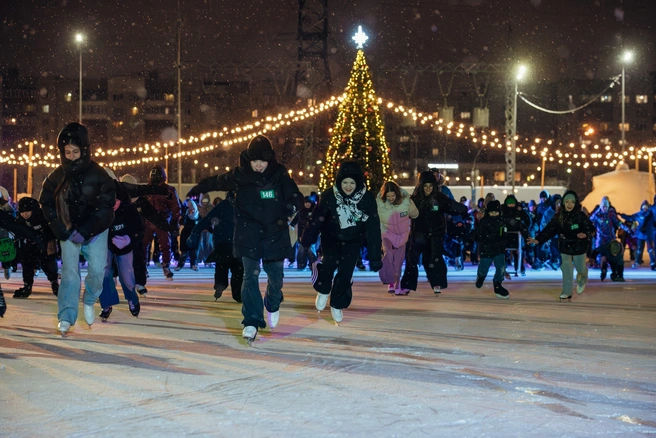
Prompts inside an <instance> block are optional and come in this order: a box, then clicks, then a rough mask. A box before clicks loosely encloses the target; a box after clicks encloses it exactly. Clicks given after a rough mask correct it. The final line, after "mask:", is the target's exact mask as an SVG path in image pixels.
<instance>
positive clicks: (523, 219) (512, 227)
mask: <svg viewBox="0 0 656 438" xmlns="http://www.w3.org/2000/svg"><path fill="white" fill-rule="evenodd" d="M509 201H510V202H511V203H513V204H515V206H514V207H513V208H510V207H509V206H508V202H509ZM513 201H514V202H513ZM501 215H502V216H504V217H505V218H506V219H507V224H506V226H507V227H508V231H519V232H520V233H521V234H522V237H524V239H527V238H528V230H529V228H531V216H529V214H528V211H526V210H525V209H524V207H523V206H522V204H521V203H520V202H519V201H517V198H516V197H515V195H512V194H510V195H508V196H506V199H505V201H504V202H503V205H502V206H501Z"/></svg>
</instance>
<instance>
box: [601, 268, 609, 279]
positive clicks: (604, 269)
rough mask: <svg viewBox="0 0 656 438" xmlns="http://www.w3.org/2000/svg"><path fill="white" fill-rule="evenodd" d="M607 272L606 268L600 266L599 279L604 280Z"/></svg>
mask: <svg viewBox="0 0 656 438" xmlns="http://www.w3.org/2000/svg"><path fill="white" fill-rule="evenodd" d="M607 273H608V270H607V269H606V268H601V281H604V280H605V279H606V274H607Z"/></svg>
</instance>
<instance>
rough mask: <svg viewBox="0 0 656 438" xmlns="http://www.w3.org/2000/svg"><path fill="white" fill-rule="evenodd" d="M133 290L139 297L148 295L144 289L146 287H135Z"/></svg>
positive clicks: (139, 285) (140, 285) (138, 285)
mask: <svg viewBox="0 0 656 438" xmlns="http://www.w3.org/2000/svg"><path fill="white" fill-rule="evenodd" d="M134 289H135V290H136V291H137V293H138V294H139V295H146V294H147V293H148V289H146V286H144V285H142V284H137V285H135V287H134Z"/></svg>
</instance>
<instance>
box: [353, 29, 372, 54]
mask: <svg viewBox="0 0 656 438" xmlns="http://www.w3.org/2000/svg"><path fill="white" fill-rule="evenodd" d="M368 39H369V37H368V36H367V34H365V33H364V32H363V31H362V26H358V33H356V34H355V35H353V41H355V44H356V45H357V48H358V49H361V48H362V46H363V45H364V43H365V42H367V40H368Z"/></svg>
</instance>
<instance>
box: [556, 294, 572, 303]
mask: <svg viewBox="0 0 656 438" xmlns="http://www.w3.org/2000/svg"><path fill="white" fill-rule="evenodd" d="M559 298H560V302H561V303H562V302H565V301H567V302H569V303H571V302H572V295H567V294H566V293H565V292H563V293H562V294H560V297H559Z"/></svg>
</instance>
